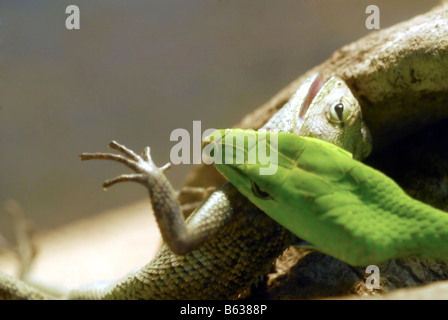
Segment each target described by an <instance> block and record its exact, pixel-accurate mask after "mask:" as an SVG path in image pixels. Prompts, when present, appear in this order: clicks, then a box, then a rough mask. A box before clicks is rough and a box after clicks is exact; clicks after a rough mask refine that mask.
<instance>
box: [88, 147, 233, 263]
mask: <svg viewBox="0 0 448 320" xmlns="http://www.w3.org/2000/svg"><path fill="white" fill-rule="evenodd" d="M109 148H111V149H114V150H117V151H118V152H120V153H121V154H122V155H120V154H113V153H83V154H81V155H80V159H81V160H92V159H96V160H113V161H117V162H120V163H123V164H124V165H126V166H127V167H129V168H130V169H132V170H133V171H134V172H135V173H132V174H122V175H120V176H118V177H116V178H114V179H111V180H107V181H105V182H104V183H103V188H104V189H107V188H109V187H110V186H112V185H115V184H116V183H119V182H125V181H131V182H137V183H139V184H141V185H143V186H145V187H146V189H147V190H148V192H149V197H150V200H151V203H152V207H153V211H154V214H155V216H156V220H157V223H158V225H159V228H160V231H161V233H162V238H163V240H164V241H165V243H166V244H167V245H168V246H169V247H170V249H171V250H172V251H173V252H174V253H176V254H180V255H182V254H186V253H188V252H190V251H191V250H193V249H195V248H196V247H198V245H200V244H201V243H203V242H204V241H205V240H207V239H208V238H209V237H210V236H212V235H214V234H215V233H216V232H217V229H219V228H220V227H221V226H223V224H212V225H208V226H207V225H206V224H204V223H200V226H199V225H197V224H196V225H195V223H194V222H193V221H192V222H193V223H189V224H188V225H187V224H186V223H185V220H184V217H183V214H182V210H181V206H180V204H179V202H178V200H177V195H176V192H175V190H174V188H173V187H172V185H171V183H170V182H169V181H168V179H167V178H166V177H165V175H164V171H166V170H168V169H169V168H170V167H171V163H167V164H166V165H165V166H163V167H160V168H159V167H157V166H156V165H155V164H154V162H153V161H152V159H151V156H150V149H149V147H147V148H145V150H144V152H143V153H142V154H141V155H140V156H139V155H137V154H135V153H134V152H133V151H132V150H130V149H128V148H126V147H125V146H123V145H121V144H119V143H117V142H116V141H112V142H111V143H110V144H109ZM219 205H220V204H219V203H216V206H219ZM215 209H217V208H215ZM198 222H199V221H198ZM223 223H224V222H223Z"/></svg>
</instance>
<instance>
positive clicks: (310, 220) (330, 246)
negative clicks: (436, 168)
mask: <svg viewBox="0 0 448 320" xmlns="http://www.w3.org/2000/svg"><path fill="white" fill-rule="evenodd" d="M229 133H231V135H232V136H238V135H243V134H244V135H247V134H248V132H247V131H244V130H229V131H222V135H223V139H222V140H221V142H219V141H218V142H217V143H218V144H219V145H220V146H223V145H225V144H226V134H227V135H228V134H229ZM252 134H255V135H256V136H258V137H259V138H262V137H263V139H270V138H271V137H272V136H273V135H276V136H277V137H276V138H277V139H278V147H277V148H274V149H273V150H272V151H271V152H277V153H278V171H277V173H276V174H275V175H272V176H269V175H260V174H259V168H260V166H261V165H260V164H259V163H256V164H248V163H244V164H236V163H235V161H233V163H232V161H229V160H228V161H227V163H226V164H217V165H216V166H217V168H218V170H219V171H220V172H221V173H222V174H223V175H224V176H225V177H226V178H227V179H229V181H231V182H233V183H234V185H235V186H236V187H237V188H238V190H239V191H240V192H241V193H242V194H244V195H245V196H246V197H248V198H249V199H250V200H251V201H252V202H253V203H254V204H256V205H257V206H258V207H259V208H260V209H262V210H263V211H264V212H265V213H267V214H268V215H269V216H270V217H271V218H273V219H274V220H276V221H277V222H279V223H280V224H281V225H283V226H284V227H285V228H287V229H288V230H290V231H291V232H293V233H294V234H295V235H297V236H298V237H300V238H302V239H304V240H306V241H308V242H310V243H311V244H312V246H313V248H315V249H316V250H318V251H320V252H323V253H326V254H328V255H331V256H333V257H335V258H337V259H340V260H342V261H344V262H346V263H348V264H351V265H354V266H367V265H369V264H380V263H382V262H384V261H387V260H390V259H397V258H410V257H417V258H431V259H441V260H447V259H448V246H447V243H448V215H447V214H446V213H445V212H443V211H440V210H437V209H435V208H433V207H431V206H429V205H427V204H424V203H422V202H419V201H417V200H415V199H412V198H411V197H409V196H408V195H407V194H406V193H405V192H404V191H403V190H402V189H401V188H400V187H399V186H398V185H397V184H396V183H395V182H394V181H393V180H392V179H390V178H389V177H387V176H386V175H384V174H383V173H381V172H380V171H377V170H375V169H373V168H371V167H369V166H367V165H365V164H363V163H361V162H359V161H357V160H354V159H353V158H352V155H351V154H350V153H348V152H346V151H344V150H342V149H340V148H338V147H336V146H335V145H333V144H329V143H327V142H325V141H322V140H316V139H313V138H307V137H300V136H297V135H292V134H286V133H280V134H270V135H269V134H267V135H265V134H264V135H263V136H261V135H259V134H258V133H256V132H253V131H252ZM252 141H256V140H255V139H254V140H252ZM228 143H229V142H227V144H228ZM230 143H231V144H232V142H230ZM234 147H235V151H236V150H237V149H241V146H234ZM255 147H256V144H253V143H252V145H251V144H250V143H249V145H248V146H246V147H245V148H244V151H245V152H246V153H247V152H248V150H251V149H253V148H255ZM235 153H236V152H235ZM224 156H225V153H224ZM254 185H256V186H257V189H258V190H262V192H263V196H260V195H259V194H257V193H256V192H254Z"/></svg>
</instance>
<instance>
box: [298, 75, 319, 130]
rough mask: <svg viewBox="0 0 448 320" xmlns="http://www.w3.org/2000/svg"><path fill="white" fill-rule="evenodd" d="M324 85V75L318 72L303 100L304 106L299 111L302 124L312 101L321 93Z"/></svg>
mask: <svg viewBox="0 0 448 320" xmlns="http://www.w3.org/2000/svg"><path fill="white" fill-rule="evenodd" d="M323 86H324V79H323V78H322V75H321V74H320V73H318V74H317V75H316V78H314V81H313V83H312V84H311V86H310V88H309V90H308V93H307V95H306V97H305V99H304V100H303V103H302V106H301V107H300V112H299V123H300V124H302V123H303V120H304V118H305V115H306V112H307V111H308V108H309V107H310V105H311V102H313V100H314V98H315V97H316V95H317V94H318V93H319V91H320V89H322V87H323Z"/></svg>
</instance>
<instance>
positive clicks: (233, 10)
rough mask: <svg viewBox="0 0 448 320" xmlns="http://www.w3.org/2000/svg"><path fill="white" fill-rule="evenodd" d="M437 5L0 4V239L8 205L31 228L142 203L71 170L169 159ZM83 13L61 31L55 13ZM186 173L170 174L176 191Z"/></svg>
mask: <svg viewBox="0 0 448 320" xmlns="http://www.w3.org/2000/svg"><path fill="white" fill-rule="evenodd" d="M437 3H438V1H435V0H431V1H429V0H420V1H411V2H410V1H406V0H392V1H374V0H368V1H367V0H340V1H332V0H319V1H317V0H313V1H311V0H308V1H292V0H282V1H262V0H252V1H242V0H240V1H232V0H227V1H225V0H223V1H216V0H215V1H213V0H209V1H199V0H190V1H180V0H178V1H162V0H161V1H155V0H151V1H143V0H141V1H137V0H127V1H118V0H108V1H87V0H86V1H84V0H77V1H64V0H59V1H50V0H48V1H44V0H38V1H36V0H21V1H2V2H0V16H1V28H0V39H1V47H0V50H1V51H0V59H1V79H0V81H1V87H0V90H1V94H0V233H2V234H4V235H5V236H6V237H11V234H12V232H11V230H10V229H11V224H10V219H9V218H8V217H7V216H6V214H5V210H4V209H3V204H4V202H5V201H6V200H7V199H15V200H17V201H18V202H19V203H20V204H21V205H22V206H23V208H24V210H25V212H26V214H27V216H28V217H29V218H30V219H32V220H33V221H34V223H35V225H36V227H37V228H38V230H41V231H43V230H49V229H53V228H56V227H58V226H60V225H63V224H67V223H70V222H73V221H75V220H78V219H82V218H86V217H88V216H91V215H95V214H98V213H101V212H103V211H105V210H106V209H109V208H114V207H119V206H124V205H126V204H128V203H131V202H134V201H137V200H140V199H145V198H146V192H145V190H144V189H143V188H141V187H140V186H137V185H133V184H122V185H118V186H116V187H114V188H112V189H111V190H109V191H108V192H103V191H102V189H101V184H102V182H103V180H104V179H106V178H112V177H115V176H117V175H118V174H121V173H125V172H128V170H127V169H126V168H124V167H123V166H121V165H119V164H115V163H106V162H87V163H83V162H81V161H79V160H78V155H79V154H80V153H81V152H97V151H98V152H99V151H105V150H106V146H107V144H108V142H109V141H110V140H112V139H116V140H118V141H120V142H122V143H124V144H126V145H127V146H129V147H130V148H132V149H134V150H135V151H137V152H139V153H140V152H141V151H142V149H143V148H144V147H145V146H151V150H152V156H153V159H154V161H155V162H156V164H158V165H160V166H161V165H163V164H165V163H166V162H167V161H169V155H170V149H171V147H172V146H173V145H174V144H175V142H171V141H170V133H171V132H172V131H173V130H174V129H176V128H185V129H187V130H188V131H189V132H191V131H192V124H193V120H200V121H202V130H205V129H206V128H226V127H231V126H232V125H233V124H235V123H237V122H238V121H239V120H240V119H241V118H242V117H243V116H244V115H245V114H246V113H248V112H250V111H252V110H254V109H255V108H257V107H258V106H259V105H261V104H262V103H264V102H266V101H267V100H268V99H269V98H270V97H272V96H273V95H275V94H276V93H277V91H279V90H280V89H281V88H283V87H284V86H286V85H287V84H288V83H289V82H291V81H292V80H294V79H295V78H297V77H298V76H299V75H301V74H302V73H304V72H305V71H307V70H309V69H310V68H312V67H314V66H315V65H317V64H319V63H321V62H323V61H324V60H326V59H327V58H329V56H330V55H331V54H332V52H333V51H335V50H337V49H338V48H340V47H341V46H343V45H345V44H348V43H350V42H352V41H355V40H357V39H359V38H360V37H362V36H364V35H366V34H368V33H369V32H372V31H370V30H367V29H366V27H365V20H366V18H367V16H368V15H367V14H366V13H365V9H366V7H367V6H368V5H371V4H375V5H378V6H379V8H380V10H381V14H380V18H381V20H380V21H381V28H387V27H388V26H391V25H393V24H395V23H397V22H400V21H403V20H406V19H409V18H412V17H413V16H415V15H417V14H420V13H424V12H426V11H428V10H429V9H430V8H432V7H433V6H435V5H436V4H437ZM70 4H75V5H77V6H78V7H79V9H80V17H81V24H80V26H81V28H80V30H67V29H66V28H65V20H66V18H67V16H68V15H67V14H66V13H65V9H66V7H67V6H68V5H70ZM193 168H194V166H193V165H181V166H177V167H175V168H173V169H172V170H171V171H170V172H169V174H168V177H169V179H170V180H171V181H172V182H173V183H174V185H175V186H176V187H180V186H181V184H182V181H183V180H184V179H185V177H186V175H187V173H188V172H189V171H190V170H192V169H193Z"/></svg>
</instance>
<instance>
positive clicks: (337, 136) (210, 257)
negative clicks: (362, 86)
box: [0, 76, 370, 299]
mask: <svg viewBox="0 0 448 320" xmlns="http://www.w3.org/2000/svg"><path fill="white" fill-rule="evenodd" d="M322 85H323V83H322V81H321V78H320V76H314V77H312V78H310V79H309V80H308V81H307V82H306V83H305V84H304V85H303V86H302V87H301V88H300V89H299V90H298V91H297V93H296V94H295V95H294V97H293V98H292V99H291V101H290V102H289V103H288V104H286V105H285V107H283V108H282V110H280V111H279V112H278V113H277V115H276V116H274V117H273V118H272V119H271V120H270V121H269V122H268V123H267V124H266V125H265V128H266V129H267V130H268V131H270V130H273V129H276V130H278V131H281V132H291V133H296V134H301V135H310V136H318V137H319V138H321V139H325V140H327V141H330V142H332V143H335V144H337V145H339V146H341V147H344V148H348V149H349V151H351V152H353V153H354V154H356V155H357V157H358V158H362V157H364V156H366V155H367V154H368V153H369V152H370V141H369V138H368V132H367V129H366V128H365V126H364V124H363V121H362V117H361V110H360V107H359V104H358V103H357V101H356V99H355V98H354V97H353V96H352V95H351V93H350V90H349V89H348V87H347V86H346V85H345V84H344V83H343V81H342V80H341V79H339V78H336V77H333V78H332V79H330V80H329V81H328V82H327V83H325V85H323V88H322V89H321V90H320V91H319V89H320V88H321V87H322ZM316 94H317V96H316ZM315 96H316V97H315ZM314 97H315V98H314ZM313 98H314V99H313ZM341 104H344V105H345V106H346V108H345V110H344V113H335V110H334V109H333V108H334V107H335V106H338V105H341ZM308 107H309V110H307V109H308ZM338 110H339V111H340V109H338ZM347 114H348V115H350V117H348V120H350V121H347V122H346V123H345V121H346V120H347V119H346V118H347ZM339 116H341V117H342V118H341V119H338V117H339ZM335 117H336V120H335ZM331 120H335V121H336V122H337V123H336V122H334V121H331ZM339 120H340V121H339ZM338 121H339V122H338ZM343 122H344V123H343ZM302 123H303V124H302ZM341 123H342V124H343V125H342V126H341ZM111 146H112V147H113V148H115V149H117V150H118V151H120V152H122V153H125V154H126V155H127V156H129V158H130V159H131V160H135V162H132V161H128V160H123V159H122V158H119V157H118V156H115V155H114V156H112V155H110V154H90V155H89V154H85V155H83V159H84V160H88V159H109V160H115V161H120V162H123V163H125V164H126V165H127V166H129V167H131V168H132V169H134V170H135V171H136V172H138V174H137V175H135V176H132V177H130V176H122V177H121V178H119V179H115V180H113V181H111V182H110V183H108V185H112V184H113V183H115V182H120V181H134V182H139V183H142V184H144V185H145V186H146V187H147V188H148V191H149V193H150V198H151V202H152V205H153V209H154V212H155V214H156V218H157V220H158V223H159V226H160V228H161V231H162V236H163V237H164V240H165V241H166V242H167V245H165V246H164V247H163V248H162V249H161V251H160V252H159V253H158V254H157V256H156V257H155V258H154V259H153V260H152V261H151V262H150V263H148V264H147V265H146V266H144V267H142V268H140V269H139V270H138V271H136V272H133V273H130V274H129V275H128V276H126V277H125V278H123V279H121V280H119V281H117V282H114V283H112V284H109V285H91V286H86V287H84V288H80V289H78V290H74V291H71V292H69V293H68V295H67V296H66V297H65V298H70V299H182V298H185V299H230V298H237V297H241V296H242V295H244V294H245V293H247V292H248V290H249V289H250V287H251V286H252V285H253V284H254V283H256V282H257V281H258V278H259V277H260V276H262V275H264V274H265V273H266V272H267V271H268V269H269V267H270V266H271V264H272V262H273V260H274V259H275V258H276V257H277V256H278V255H279V254H280V253H281V252H282V251H283V250H284V249H285V248H286V247H287V246H288V244H289V243H290V241H291V239H292V236H291V234H290V233H289V232H288V231H286V230H285V229H284V228H283V227H281V226H280V225H278V224H277V223H275V222H274V221H273V220H272V219H271V218H269V217H268V216H266V215H265V214H264V213H263V212H262V211H260V210H259V209H257V208H256V207H255V206H254V205H253V204H251V203H250V202H249V201H248V200H247V199H245V198H244V197H243V196H242V195H241V194H240V193H239V192H238V191H237V190H236V188H235V187H234V186H233V185H231V184H226V185H224V186H223V187H221V188H220V189H218V190H217V191H216V192H215V193H213V194H212V195H211V196H210V197H209V198H208V199H207V200H206V201H205V203H204V204H203V205H202V206H201V207H200V208H198V209H197V210H196V211H195V212H194V213H193V214H192V215H191V216H190V217H189V218H188V219H187V221H186V223H185V225H184V224H183V221H182V220H181V213H179V206H178V203H177V201H175V199H173V194H175V193H174V190H172V187H171V185H170V184H169V183H168V181H167V180H166V178H165V177H164V176H163V174H162V170H160V169H159V168H156V167H155V166H154V165H153V164H152V161H150V157H149V150H148V151H147V153H146V155H143V156H142V158H141V160H140V159H137V156H136V155H134V154H133V153H132V152H131V151H129V150H127V151H123V150H124V147H123V146H120V145H118V144H112V145H111ZM145 161H146V162H145ZM130 162H132V163H131V164H130ZM136 163H137V164H136ZM143 167H144V170H143V169H142V168H143ZM148 167H150V169H151V170H152V171H151V173H152V174H149V175H148V172H149V171H148V170H149V169H148ZM141 172H143V173H144V174H146V175H143V174H140V173H141ZM106 184H107V183H106ZM173 212H174V213H173ZM193 232H194V234H193ZM184 244H185V246H184ZM173 251H175V252H178V253H182V255H177V254H175V253H174V252H173ZM1 297H6V298H19V299H27V298H46V297H48V296H45V295H43V294H41V293H40V292H39V291H37V290H34V289H32V288H30V287H29V286H28V285H26V284H25V283H22V282H20V281H18V280H15V279H12V278H11V277H9V276H6V275H3V274H1V273H0V298H1Z"/></svg>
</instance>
